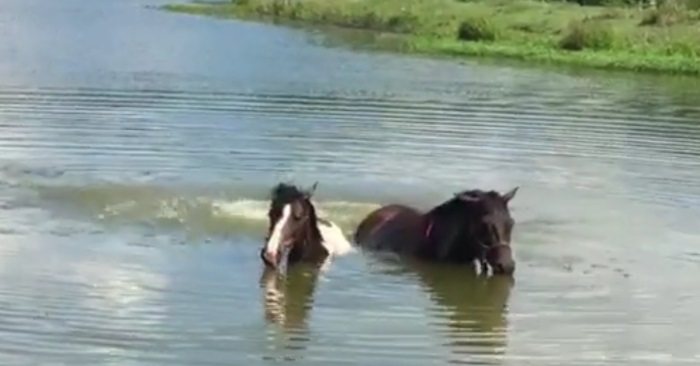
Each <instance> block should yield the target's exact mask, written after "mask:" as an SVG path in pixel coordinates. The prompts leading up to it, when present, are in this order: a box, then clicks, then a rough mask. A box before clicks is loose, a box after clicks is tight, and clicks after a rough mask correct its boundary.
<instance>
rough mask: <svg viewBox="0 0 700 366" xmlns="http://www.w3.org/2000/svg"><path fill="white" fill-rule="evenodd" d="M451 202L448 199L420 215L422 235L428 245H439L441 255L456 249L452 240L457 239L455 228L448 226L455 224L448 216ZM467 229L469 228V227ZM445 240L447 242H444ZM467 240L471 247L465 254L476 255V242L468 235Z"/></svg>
mask: <svg viewBox="0 0 700 366" xmlns="http://www.w3.org/2000/svg"><path fill="white" fill-rule="evenodd" d="M452 204H453V203H452V202H450V201H448V202H445V203H443V204H441V205H439V206H436V207H435V208H433V209H432V210H430V211H428V212H426V213H425V214H423V215H422V222H423V225H424V226H423V230H424V231H423V237H424V238H425V240H426V241H427V242H428V243H429V244H430V245H429V246H431V247H432V246H435V245H439V247H440V248H441V249H439V250H440V251H442V255H448V252H452V251H453V250H455V249H456V248H454V240H456V239H457V233H456V230H457V229H456V228H452V227H450V226H451V225H455V223H454V222H453V219H452V218H451V217H450V210H452V207H451V205H452ZM470 219H471V218H467V220H466V222H467V223H469V222H470ZM468 230H471V228H469V229H468ZM446 240H447V241H449V242H445V241H446ZM469 241H470V245H469V247H470V248H473V249H469V250H468V252H469V254H467V255H468V256H472V255H478V253H477V252H478V249H477V248H478V244H477V242H476V241H475V240H474V239H473V238H471V237H469ZM462 248H463V247H462ZM461 250H463V249H461ZM461 250H460V251H461ZM472 252H473V253H472Z"/></svg>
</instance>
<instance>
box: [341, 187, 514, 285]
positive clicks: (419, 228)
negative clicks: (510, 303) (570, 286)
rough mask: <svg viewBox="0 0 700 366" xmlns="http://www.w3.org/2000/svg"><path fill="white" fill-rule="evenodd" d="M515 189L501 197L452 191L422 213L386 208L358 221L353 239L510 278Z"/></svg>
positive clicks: (396, 206)
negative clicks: (437, 203) (469, 264)
mask: <svg viewBox="0 0 700 366" xmlns="http://www.w3.org/2000/svg"><path fill="white" fill-rule="evenodd" d="M517 190H518V188H517V187H516V188H513V189H512V190H510V191H509V192H507V193H505V194H503V195H501V194H499V193H498V192H495V191H483V190H479V189H474V190H467V191H463V192H459V193H455V195H454V197H452V198H451V199H449V200H447V201H446V202H444V203H442V204H440V205H438V206H436V207H434V208H433V209H431V210H430V211H428V212H426V213H421V212H419V211H418V210H416V209H414V208H411V207H408V206H405V205H400V204H391V205H386V206H383V207H381V208H379V209H377V210H375V211H373V212H371V213H370V214H369V215H367V217H365V218H364V219H363V220H362V221H361V222H360V224H359V225H358V227H357V230H356V231H355V237H354V240H355V243H357V244H358V245H359V246H360V247H363V248H367V249H372V250H377V251H389V252H394V253H397V254H399V255H401V256H411V257H415V258H419V259H424V260H427V261H433V262H449V263H464V264H466V263H474V264H475V265H476V264H477V263H478V265H480V266H487V267H488V266H490V267H491V268H492V269H493V272H494V274H507V275H512V274H513V272H514V271H515V261H514V260H513V256H512V251H511V247H510V244H511V243H510V238H511V232H512V230H513V226H514V221H513V218H511V216H510V211H509V209H508V203H509V202H510V201H511V200H512V199H513V197H515V193H516V192H517Z"/></svg>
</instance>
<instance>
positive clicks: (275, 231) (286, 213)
mask: <svg viewBox="0 0 700 366" xmlns="http://www.w3.org/2000/svg"><path fill="white" fill-rule="evenodd" d="M291 215H292V206H291V205H289V204H287V205H284V207H283V208H282V216H281V217H280V219H279V220H277V223H275V227H274V228H272V235H270V239H268V240H267V244H265V253H267V255H268V256H269V257H270V258H274V257H275V256H276V255H277V251H278V250H279V247H280V245H282V229H284V226H285V225H287V221H289V218H290V216H291Z"/></svg>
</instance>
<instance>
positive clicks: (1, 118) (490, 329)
mask: <svg viewBox="0 0 700 366" xmlns="http://www.w3.org/2000/svg"><path fill="white" fill-rule="evenodd" d="M154 4H158V2H154V1H150V2H147V1H145V0H103V1H99V2H97V1H88V0H66V1H61V2H56V1H49V0H7V1H4V2H3V3H2V4H1V5H0V54H2V55H3V57H1V58H0V126H1V128H0V363H2V364H3V365H34V364H41V365H49V364H51V365H58V364H70V365H97V364H100V365H101V364H115V365H117V364H118V365H224V364H225V365H230V364H246V365H262V364H269V363H273V362H278V361H279V362H289V363H292V364H300V365H321V364H323V365H326V364H358V365H379V364H382V363H384V362H388V361H390V360H391V361H392V362H400V363H401V364H405V365H433V364H434V365H441V364H446V363H460V364H468V365H484V364H487V365H490V364H493V365H621V364H625V365H643V364H656V363H661V362H664V363H669V364H674V365H675V364H678V365H681V364H688V365H690V364H697V362H698V361H700V351H698V349H700V347H699V346H700V337H698V333H699V332H700V331H699V330H700V317H698V315H697V310H696V309H697V308H698V306H699V305H700V294H699V293H698V291H697V290H696V288H697V287H696V286H695V282H696V281H695V278H696V277H697V273H698V270H699V267H700V247H699V246H698V243H699V242H700V241H699V240H700V230H699V229H698V226H697V222H698V219H699V218H700V209H699V207H700V205H699V203H700V161H699V160H698V156H700V124H698V123H697V121H698V120H699V119H700V107H697V100H698V98H700V91H699V90H700V88H697V84H694V83H692V82H686V81H682V80H681V81H674V80H668V79H665V78H647V77H641V76H629V75H612V74H592V73H579V74H572V73H563V72H555V71H551V70H541V69H526V68H522V67H512V66H503V65H501V66H499V65H486V64H480V63H475V62H469V63H467V64H466V65H460V64H457V63H453V62H448V61H435V60H427V59H416V58H408V57H403V56H397V55H387V54H371V53H361V52H355V51H350V50H347V49H343V48H329V47H325V46H322V45H320V43H324V41H323V39H322V38H320V36H319V35H318V34H315V33H304V32H301V31H293V30H289V29H284V28H278V27H272V26H267V25H261V24H254V23H243V22H233V21H221V20H211V19H205V18H200V17H191V16H183V15H175V14H168V13H163V12H159V11H157V10H154V9H149V8H147V7H146V5H154ZM288 179H292V180H294V181H296V182H298V183H300V184H302V185H306V186H310V185H311V184H312V183H313V182H314V181H319V188H318V196H317V198H316V201H317V204H318V205H319V207H320V210H321V211H322V213H323V214H324V215H327V216H328V217H329V218H331V219H332V220H335V221H336V222H338V223H339V224H340V225H341V226H342V227H343V228H344V229H345V230H346V231H347V232H348V234H350V233H351V232H352V230H353V228H354V225H355V224H356V223H357V222H358V221H359V220H360V219H361V218H362V215H364V214H365V213H367V212H369V211H370V210H371V209H373V208H374V207H377V205H378V204H379V203H382V202H389V201H399V202H405V203H410V204H414V205H417V206H419V207H423V208H427V207H430V206H431V205H435V204H438V203H440V202H441V201H442V200H444V199H446V198H447V197H449V196H450V195H451V194H452V192H454V191H456V190H460V189H465V188H470V187H482V188H494V189H499V190H501V191H505V190H507V189H510V188H512V187H514V186H520V187H521V189H520V191H519V192H518V195H517V197H516V198H515V200H514V201H513V207H512V210H513V215H514V217H515V219H516V220H517V226H516V232H515V234H514V239H515V243H514V245H515V247H516V248H517V251H516V255H517V258H518V263H519V267H518V271H517V273H516V277H515V281H514V283H509V282H508V281H505V280H503V279H494V280H491V281H479V280H475V279H473V278H470V276H469V274H468V273H467V272H465V271H462V270H454V269H450V268H434V267H420V268H417V267H413V268H403V267H401V266H399V265H397V264H391V263H385V262H383V261H381V260H380V259H378V258H375V257H374V256H371V255H368V254H362V253H359V254H353V255H351V256H348V257H346V258H342V259H340V260H337V261H336V262H335V263H334V264H333V266H332V267H331V270H330V271H329V272H328V273H327V274H324V275H322V276H315V275H314V274H313V273H312V272H309V271H308V270H306V269H305V268H299V269H296V270H294V271H292V272H291V273H290V274H289V276H288V277H287V279H286V282H285V281H283V280H281V279H279V278H275V277H274V276H272V277H271V276H268V275H266V274H264V273H262V264H261V262H260V261H259V259H258V257H257V251H258V248H259V246H260V245H261V238H262V236H263V235H264V229H265V226H266V222H265V215H266V205H267V201H266V195H267V193H268V190H269V189H270V188H271V187H272V185H274V184H275V183H277V182H278V181H280V180H288Z"/></svg>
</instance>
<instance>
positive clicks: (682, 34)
mask: <svg viewBox="0 0 700 366" xmlns="http://www.w3.org/2000/svg"><path fill="white" fill-rule="evenodd" d="M658 2H659V3H660V5H659V6H658V7H657V8H654V9H642V8H641V7H638V6H579V5H578V4H575V3H570V2H564V1H542V0H540V1H538V0H474V1H468V0H464V1H456V0H238V1H236V2H232V3H223V4H222V3H219V4H204V3H187V4H174V5H167V6H165V9H167V10H171V11H176V12H182V13H190V14H200V15H208V16H217V17H224V18H242V19H254V20H260V21H273V22H294V23H301V24H309V25H330V26H338V27H347V28H356V29H364V30H372V31H376V32H381V33H390V34H393V35H398V36H400V37H402V38H403V39H404V40H405V43H406V44H407V45H408V47H404V49H405V50H407V51H410V52H417V53H424V54H436V55H450V56H459V57H461V56H469V57H475V56H481V57H498V58H510V59H519V60H523V61H532V62H539V63H550V64H565V65H575V66H584V67H594V68H603V69H623V70H635V71H647V72H664V73H681V74H695V75H700V56H699V55H700V10H698V8H700V0H685V1H683V0H665V1H663V0H658Z"/></svg>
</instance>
